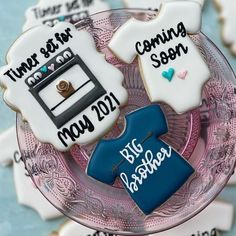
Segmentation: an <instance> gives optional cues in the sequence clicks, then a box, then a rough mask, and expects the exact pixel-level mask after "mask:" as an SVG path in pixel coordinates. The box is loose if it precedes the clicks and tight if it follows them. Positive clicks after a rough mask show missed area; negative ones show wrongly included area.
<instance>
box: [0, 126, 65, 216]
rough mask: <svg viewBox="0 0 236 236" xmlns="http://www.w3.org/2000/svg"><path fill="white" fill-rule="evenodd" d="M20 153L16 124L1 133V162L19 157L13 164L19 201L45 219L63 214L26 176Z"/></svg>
mask: <svg viewBox="0 0 236 236" xmlns="http://www.w3.org/2000/svg"><path fill="white" fill-rule="evenodd" d="M16 152H17V154H16ZM19 153H20V152H19V150H18V144H17V139H16V127H15V126H14V127H12V128H10V129H9V130H7V131H5V132H4V133H2V134H0V164H1V163H4V162H2V160H4V159H5V160H7V162H8V163H10V162H12V161H13V159H14V155H15V157H16V158H17V159H18V160H17V163H16V162H14V164H13V172H14V182H15V189H16V194H17V199H18V202H19V203H20V204H22V205H25V206H28V207H31V208H32V209H34V210H36V211H37V212H38V213H39V215H40V216H41V218H42V219H44V220H50V219H54V218H57V217H59V216H62V213H60V212H59V211H58V210H57V209H56V208H55V207H54V206H52V205H51V204H50V203H49V202H48V201H47V200H46V198H44V197H43V195H42V194H41V193H40V192H39V191H38V190H37V189H36V187H35V186H34V184H33V182H32V180H31V179H30V177H27V176H26V173H27V172H26V170H25V169H24V164H23V162H22V161H19V158H20V154H19ZM18 161H19V162H18Z"/></svg>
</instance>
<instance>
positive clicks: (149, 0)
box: [124, 0, 205, 10]
mask: <svg viewBox="0 0 236 236" xmlns="http://www.w3.org/2000/svg"><path fill="white" fill-rule="evenodd" d="M173 1H178V0H124V4H125V6H126V7H128V8H140V9H149V10H158V9H159V7H160V5H161V4H162V3H164V2H173ZM182 1H183V0H182ZM185 1H191V0H185ZM195 1H196V2H199V3H200V4H201V6H203V5H204V2H205V1H204V0H195Z"/></svg>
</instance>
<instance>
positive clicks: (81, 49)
mask: <svg viewBox="0 0 236 236" xmlns="http://www.w3.org/2000/svg"><path fill="white" fill-rule="evenodd" d="M7 61H8V65H7V66H4V67H2V68H1V70H0V83H1V85H2V86H3V87H4V88H5V89H6V90H5V92H4V100H5V101H6V103H7V104H8V105H9V106H10V107H12V108H13V109H15V110H17V111H20V112H21V113H22V115H23V117H24V118H25V119H26V120H27V121H28V122H29V124H30V127H31V128H32V130H33V132H34V134H35V136H36V137H37V138H38V139H39V140H40V141H42V142H45V143H51V144H53V145H54V146H55V147H56V148H57V149H58V150H61V151H65V150H67V149H69V148H70V147H71V146H72V145H73V144H75V143H77V144H88V143H91V142H94V141H95V140H96V139H98V138H99V137H101V136H103V135H104V134H105V133H106V132H107V131H109V129H110V128H111V127H112V125H113V124H114V123H115V122H116V119H117V118H118V116H119V114H120V106H122V105H124V104H125V103H126V101H127V97H128V95H127V91H126V90H125V89H124V88H123V87H122V81H123V74H122V73H121V72H120V71H119V70H118V69H116V68H115V67H114V66H112V65H110V64H109V63H107V62H106V60H105V58H104V55H102V54H101V53H99V52H97V51H96V47H95V43H94V41H93V38H92V36H91V35H90V34H89V33H88V32H86V31H84V30H83V31H77V30H76V28H75V27H74V26H73V25H72V24H70V23H65V22H64V23H59V24H57V25H56V26H54V27H49V26H40V27H36V28H33V29H31V30H29V31H27V32H26V33H24V34H23V35H22V36H21V37H20V38H19V39H18V40H17V41H16V42H15V43H14V45H13V46H12V47H11V49H10V51H9V52H8V55H7Z"/></svg>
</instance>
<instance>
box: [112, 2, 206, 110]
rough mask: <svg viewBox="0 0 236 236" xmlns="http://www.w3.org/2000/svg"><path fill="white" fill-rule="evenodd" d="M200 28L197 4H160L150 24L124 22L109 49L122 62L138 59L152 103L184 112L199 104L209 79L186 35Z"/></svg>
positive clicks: (199, 55) (194, 47)
mask: <svg viewBox="0 0 236 236" xmlns="http://www.w3.org/2000/svg"><path fill="white" fill-rule="evenodd" d="M200 25H201V6H200V4H199V3H197V2H194V1H176V2H168V3H164V4H162V7H161V9H160V11H159V13H158V16H157V17H156V18H155V19H153V20H151V21H148V22H143V21H139V20H137V19H135V18H131V19H130V20H128V22H126V23H125V24H124V25H123V26H121V27H120V28H119V29H118V30H117V32H116V33H115V34H114V36H113V38H112V40H111V42H110V43H109V48H110V49H111V51H112V52H113V53H114V54H115V55H116V56H117V57H119V58H120V59H121V60H122V61H124V62H125V63H131V62H132V61H133V60H134V59H135V57H136V56H138V59H139V64H140V71H141V74H142V78H143V82H144V85H145V87H146V90H147V92H148V95H149V98H150V100H151V101H152V102H166V103H167V104H169V105H170V106H171V107H172V108H173V109H174V110H175V111H176V112H177V113H185V112H186V111H189V110H191V109H193V108H196V107H198V106H200V105H201V94H202V87H203V85H204V84H205V83H206V82H207V80H208V79H209V77H210V71H209V69H208V66H207V65H206V63H205V62H204V60H203V58H202V56H201V54H200V52H199V50H198V49H197V48H196V46H195V45H194V43H193V42H192V40H191V39H190V37H189V36H188V34H194V33H198V32H199V30H200ZM187 33H188V34H187Z"/></svg>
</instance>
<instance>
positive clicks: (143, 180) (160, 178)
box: [87, 105, 194, 214]
mask: <svg viewBox="0 0 236 236" xmlns="http://www.w3.org/2000/svg"><path fill="white" fill-rule="evenodd" d="M167 131H168V128H167V123H166V119H165V116H164V114H163V112H162V110H161V108H160V107H159V106H158V105H152V106H148V107H145V108H142V109H140V110H137V111H135V112H133V113H130V114H129V115H127V117H126V130H125V131H124V133H123V135H122V136H121V137H119V138H117V139H114V140H102V141H100V142H99V144H98V145H97V147H96V149H95V151H94V153H93V155H92V157H91V160H90V162H89V165H88V169H87V174H88V175H89V176H91V177H93V178H94V179H96V180H99V181H101V182H103V183H106V184H109V185H113V183H114V181H115V179H116V178H117V177H118V176H119V177H120V178H121V180H122V182H123V185H124V187H125V188H126V189H127V191H128V193H129V194H130V196H131V197H132V199H133V200H134V201H135V202H136V204H137V205H138V207H139V208H140V209H141V210H142V211H143V212H144V213H145V214H150V213H151V212H152V211H153V210H155V209H156V208H157V207H159V206H161V205H162V204H163V203H164V202H165V201H167V200H168V199H169V198H170V197H171V196H172V195H173V194H174V193H175V192H176V191H177V190H178V189H179V188H180V187H181V186H182V185H183V184H184V183H185V182H186V181H187V179H188V178H189V177H190V176H191V175H192V174H193V172H194V169H193V168H192V167H191V166H190V165H189V163H188V162H187V161H185V160H184V159H183V158H182V157H181V156H180V155H179V154H178V153H177V152H176V151H174V150H173V148H172V147H170V146H169V145H167V144H166V143H164V142H163V141H161V140H160V139H158V137H159V136H161V135H163V134H165V133H166V132H167Z"/></svg>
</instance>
